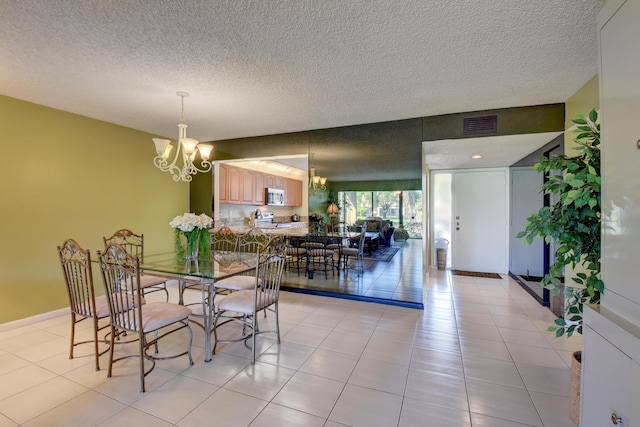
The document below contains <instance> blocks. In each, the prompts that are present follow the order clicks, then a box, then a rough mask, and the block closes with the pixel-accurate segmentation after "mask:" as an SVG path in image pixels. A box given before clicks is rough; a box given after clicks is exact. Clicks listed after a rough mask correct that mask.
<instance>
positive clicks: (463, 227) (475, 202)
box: [451, 169, 508, 273]
mask: <svg viewBox="0 0 640 427" xmlns="http://www.w3.org/2000/svg"><path fill="white" fill-rule="evenodd" d="M507 173H508V170H507V169H486V170H473V171H457V172H454V173H453V232H452V242H451V249H452V259H451V264H452V268H453V269H454V270H465V271H475V272H484V273H506V272H507V248H508V241H507V235H508V231H507V194H508V182H507Z"/></svg>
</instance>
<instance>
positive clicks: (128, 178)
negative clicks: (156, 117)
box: [0, 96, 189, 324]
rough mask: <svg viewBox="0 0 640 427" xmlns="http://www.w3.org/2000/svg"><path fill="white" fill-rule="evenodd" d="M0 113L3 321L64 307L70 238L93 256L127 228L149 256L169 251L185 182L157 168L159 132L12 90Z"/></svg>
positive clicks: (1, 99)
mask: <svg viewBox="0 0 640 427" xmlns="http://www.w3.org/2000/svg"><path fill="white" fill-rule="evenodd" d="M0 117H2V120H0V135H2V140H1V142H0V158H2V159H3V161H4V167H5V169H4V170H3V179H2V183H1V184H0V200H2V205H3V206H2V221H0V235H1V236H2V247H1V248H0V265H1V267H0V324H1V323H6V322H9V321H12V320H17V319H21V318H25V317H30V316H34V315H37V314H42V313H47V312H50V311H53V310H57V309H60V308H64V307H68V305H69V302H68V300H67V294H66V291H65V288H64V282H63V278H62V272H61V269H60V263H59V261H58V258H57V251H56V247H57V246H58V245H60V244H61V243H62V242H63V241H64V240H65V239H67V238H74V239H76V240H77V241H78V242H79V243H80V245H82V246H84V247H85V248H88V249H91V251H92V255H93V256H95V251H96V250H99V249H101V247H102V246H103V242H102V237H103V236H110V235H111V234H113V232H114V231H116V230H117V229H120V228H130V229H131V230H133V231H136V232H138V233H144V236H145V251H146V253H152V252H157V251H161V250H168V249H171V248H172V245H173V233H172V229H171V227H169V221H171V219H172V218H173V217H174V216H176V215H179V214H181V213H183V212H186V211H187V210H188V209H189V185H188V184H186V183H175V182H173V180H172V178H171V177H170V176H169V174H167V173H163V172H160V171H159V170H158V169H156V168H155V166H153V157H154V156H155V150H154V148H153V143H152V142H151V138H152V137H153V136H154V135H150V134H148V133H144V132H139V131H136V130H132V129H129V128H125V127H122V126H116V125H113V124H110V123H106V122H103V121H99V120H94V119H90V118H87V117H83V116H79V115H76V114H70V113H66V112H63V111H60V110H55V109H52V108H47V107H44V106H41V105H37V104H32V103H29V102H25V101H20V100H17V99H14V98H9V97H6V96H0ZM96 267H97V265H96ZM94 276H95V279H94V283H95V286H96V288H97V289H98V290H101V289H102V281H101V278H100V277H99V271H98V269H97V268H95V269H94Z"/></svg>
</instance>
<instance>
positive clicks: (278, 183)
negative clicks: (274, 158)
mask: <svg viewBox="0 0 640 427" xmlns="http://www.w3.org/2000/svg"><path fill="white" fill-rule="evenodd" d="M285 179H287V178H283V177H281V176H277V175H274V176H273V187H272V188H280V189H281V190H286V187H285V184H284V181H285Z"/></svg>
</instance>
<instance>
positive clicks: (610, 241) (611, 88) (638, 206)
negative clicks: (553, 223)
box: [598, 0, 640, 325]
mask: <svg viewBox="0 0 640 427" xmlns="http://www.w3.org/2000/svg"><path fill="white" fill-rule="evenodd" d="M621 3H622V2H620V1H610V2H609V3H608V4H607V5H606V7H605V8H603V14H602V15H600V16H598V18H599V19H598V21H599V23H600V24H601V28H600V48H601V54H600V57H601V64H600V83H601V90H602V91H601V102H600V108H601V112H602V114H601V119H602V150H603V154H602V177H603V178H602V209H603V211H602V213H603V215H602V218H603V220H604V223H603V226H602V231H603V238H602V248H603V249H602V257H603V269H602V275H603V276H602V278H603V280H604V283H605V286H606V292H605V293H604V295H603V297H602V305H603V306H606V307H609V308H611V309H612V310H615V311H617V312H618V313H619V314H620V315H621V316H622V317H624V318H626V319H627V320H630V321H631V322H633V323H635V324H637V325H638V324H640V286H638V284H637V280H636V277H637V274H638V253H639V252H640V186H639V185H638V182H640V168H639V167H638V165H639V164H640V150H638V147H637V146H636V144H637V141H638V140H640V128H638V118H639V117H640V115H639V114H638V111H639V109H640V0H627V1H625V2H624V4H622V5H621V6H620V4H621ZM618 6H620V8H619V9H617V10H615V9H616V8H617V7H618ZM605 12H606V13H605ZM610 14H612V15H610Z"/></svg>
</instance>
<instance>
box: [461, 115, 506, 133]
mask: <svg viewBox="0 0 640 427" xmlns="http://www.w3.org/2000/svg"><path fill="white" fill-rule="evenodd" d="M490 133H498V116H483V117H467V118H465V119H464V122H463V129H462V134H463V135H484V134H490Z"/></svg>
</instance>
